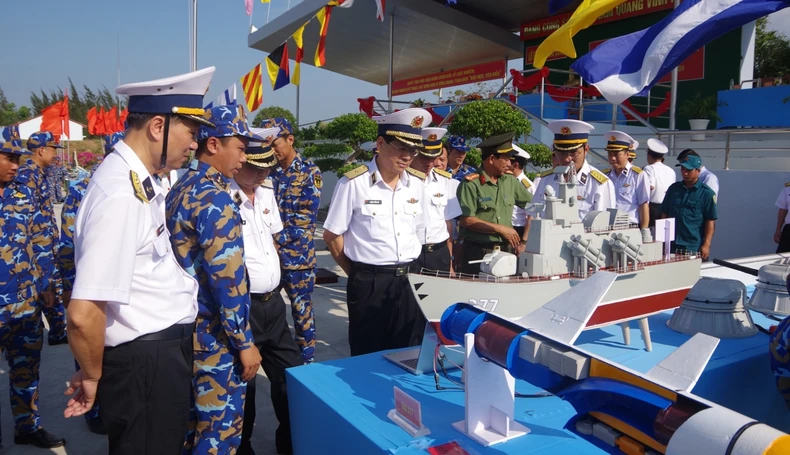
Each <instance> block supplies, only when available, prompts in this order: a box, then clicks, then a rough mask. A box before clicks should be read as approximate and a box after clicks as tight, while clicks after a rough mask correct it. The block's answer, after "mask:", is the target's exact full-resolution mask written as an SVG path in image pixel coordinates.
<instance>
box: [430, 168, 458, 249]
mask: <svg viewBox="0 0 790 455" xmlns="http://www.w3.org/2000/svg"><path fill="white" fill-rule="evenodd" d="M453 182H454V183H453ZM458 183H460V182H458V181H457V180H454V179H453V178H447V177H445V176H443V175H441V174H438V173H436V172H434V170H433V169H431V172H429V173H428V176H427V178H426V181H425V196H424V199H423V200H424V201H425V210H426V212H427V214H426V219H427V221H426V222H427V224H428V226H427V227H426V229H425V238H424V241H423V242H422V243H423V244H424V245H433V244H435V243H441V242H444V241H446V240H447V239H448V238H450V232H448V231H447V221H449V220H452V219H454V218H456V217H458V216H460V215H461V204H460V203H459V202H458V198H457V197H456V191H457V188H458Z"/></svg>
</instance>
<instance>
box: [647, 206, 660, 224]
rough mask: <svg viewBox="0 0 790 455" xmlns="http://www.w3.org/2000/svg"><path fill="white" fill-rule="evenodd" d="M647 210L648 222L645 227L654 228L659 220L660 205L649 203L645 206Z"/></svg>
mask: <svg viewBox="0 0 790 455" xmlns="http://www.w3.org/2000/svg"><path fill="white" fill-rule="evenodd" d="M647 210H648V211H649V212H650V222H649V223H648V224H647V227H654V226H655V225H656V220H660V219H661V204H659V203H657V202H651V203H649V204H647Z"/></svg>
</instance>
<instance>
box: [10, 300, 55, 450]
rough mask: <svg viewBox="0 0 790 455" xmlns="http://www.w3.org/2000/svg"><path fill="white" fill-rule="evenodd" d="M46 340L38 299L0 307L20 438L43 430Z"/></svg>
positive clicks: (17, 430) (12, 406) (13, 411)
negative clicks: (40, 395) (40, 386)
mask: <svg viewBox="0 0 790 455" xmlns="http://www.w3.org/2000/svg"><path fill="white" fill-rule="evenodd" d="M43 340H44V327H43V325H42V324H41V311H40V310H39V308H38V306H37V305H36V297H31V298H29V299H27V300H25V301H23V302H20V303H12V304H8V305H5V306H3V307H2V308H0V349H2V350H4V351H5V358H6V360H7V361H8V366H9V367H10V369H9V373H8V377H9V382H10V383H11V412H12V414H13V415H14V428H15V433H16V434H19V435H23V434H28V433H33V432H34V431H36V430H38V428H39V415H38V369H39V366H40V365H41V346H42V344H43ZM1 440H2V437H1V435H0V441H1Z"/></svg>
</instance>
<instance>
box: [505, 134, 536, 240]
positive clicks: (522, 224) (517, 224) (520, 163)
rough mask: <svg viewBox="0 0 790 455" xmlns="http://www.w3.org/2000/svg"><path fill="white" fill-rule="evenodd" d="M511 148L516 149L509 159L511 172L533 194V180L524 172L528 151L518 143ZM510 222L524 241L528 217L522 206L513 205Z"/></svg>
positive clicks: (527, 232)
mask: <svg viewBox="0 0 790 455" xmlns="http://www.w3.org/2000/svg"><path fill="white" fill-rule="evenodd" d="M513 150H515V151H516V156H514V157H513V159H512V160H510V169H511V172H510V173H512V174H513V177H515V178H517V179H518V181H519V182H521V184H522V185H524V188H526V189H527V191H528V192H529V193H530V194H531V195H533V196H534V195H535V188H536V185H535V182H533V181H532V180H530V179H529V177H527V174H525V173H524V168H525V167H527V160H528V159H529V153H527V151H526V150H524V149H522V148H521V147H519V146H518V144H515V143H513ZM510 222H511V224H512V225H513V229H515V230H516V232H517V233H518V235H519V236H520V237H521V241H523V242H526V241H527V236H528V235H529V218H528V217H527V211H526V210H525V209H524V208H523V207H519V206H518V205H514V206H513V216H512V218H511V219H510Z"/></svg>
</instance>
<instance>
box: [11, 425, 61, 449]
mask: <svg viewBox="0 0 790 455" xmlns="http://www.w3.org/2000/svg"><path fill="white" fill-rule="evenodd" d="M14 444H16V445H18V446H26V445H29V444H33V445H34V446H36V447H41V448H42V449H52V448H55V447H61V446H64V445H66V440H65V439H63V438H59V437H57V436H55V435H53V434H52V433H49V432H48V431H47V430H45V429H43V428H39V429H38V430H36V431H34V432H33V433H28V434H22V435H18V434H15V435H14Z"/></svg>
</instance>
